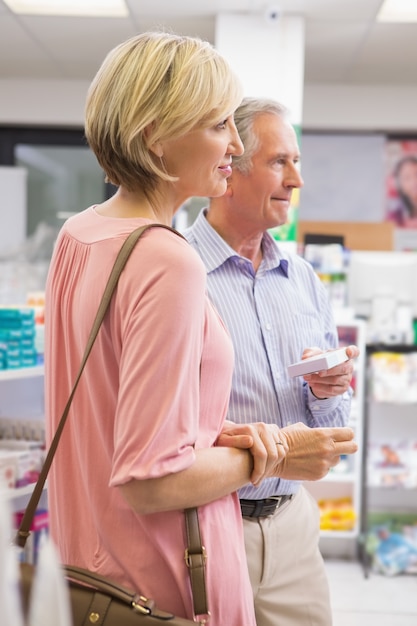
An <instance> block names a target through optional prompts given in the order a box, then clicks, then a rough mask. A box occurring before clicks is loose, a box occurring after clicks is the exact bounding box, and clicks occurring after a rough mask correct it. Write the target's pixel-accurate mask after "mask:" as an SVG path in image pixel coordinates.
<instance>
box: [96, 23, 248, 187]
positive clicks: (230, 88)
mask: <svg viewBox="0 0 417 626" xmlns="http://www.w3.org/2000/svg"><path fill="white" fill-rule="evenodd" d="M241 98H242V91H241V85H240V82H239V81H238V79H237V77H236V76H235V75H234V74H233V72H232V71H231V69H230V67H229V65H228V63H227V61H226V60H225V59H224V58H223V57H222V56H221V55H220V54H219V53H218V52H216V50H215V49H214V48H213V47H212V46H211V45H210V44H209V43H208V42H205V41H202V40H200V39H197V38H192V37H183V36H179V35H174V34H169V33H162V32H161V33H158V32H149V33H143V34H141V35H137V36H135V37H132V38H131V39H128V40H127V41H125V42H124V43H122V44H120V45H119V46H117V47H116V48H114V49H113V50H112V51H111V52H110V53H109V54H108V55H107V57H106V58H105V60H104V62H103V64H102V66H101V67H100V69H99V71H98V72H97V74H96V76H95V78H94V79H93V81H92V83H91V85H90V88H89V91H88V95H87V102H86V108H85V135H86V138H87V141H88V144H89V146H90V147H91V149H92V150H93V152H94V153H95V155H96V158H97V160H98V162H99V164H100V165H101V167H102V168H103V170H104V172H105V174H106V178H107V179H108V180H109V181H110V182H111V183H113V184H115V185H123V186H125V187H126V188H127V189H129V190H134V189H137V188H142V189H143V190H144V191H145V192H149V191H151V190H152V189H154V188H155V186H156V184H157V182H158V180H160V179H163V180H168V181H173V180H176V179H175V178H174V177H172V176H170V175H169V173H168V172H166V170H165V168H164V163H163V162H162V161H161V160H159V159H158V158H157V157H155V155H154V153H153V152H152V151H151V150H150V149H149V146H151V145H153V144H155V143H157V142H158V141H161V140H167V139H175V138H178V137H180V136H182V135H184V134H186V133H187V132H189V131H190V130H192V129H194V128H196V127H209V126H211V125H212V124H216V123H218V122H219V121H221V119H222V118H223V117H226V116H228V115H230V114H232V113H233V111H234V110H235V108H236V107H237V106H238V104H239V102H240V101H241Z"/></svg>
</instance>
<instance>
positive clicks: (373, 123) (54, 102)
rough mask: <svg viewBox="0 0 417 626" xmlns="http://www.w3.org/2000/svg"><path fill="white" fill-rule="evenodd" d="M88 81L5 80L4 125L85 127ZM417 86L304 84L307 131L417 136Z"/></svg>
mask: <svg viewBox="0 0 417 626" xmlns="http://www.w3.org/2000/svg"><path fill="white" fill-rule="evenodd" d="M88 84H89V83H88V81H64V80H62V81H46V80H39V81H35V80H33V81H31V80H17V79H14V80H13V79H3V80H0V93H1V98H0V124H28V125H32V124H39V125H51V126H52V125H58V124H59V125H62V126H70V127H71V126H82V124H83V111H84V102H85V96H86V93H87V89H88ZM416 101H417V85H416V87H415V88H413V87H401V86H398V85H380V86H373V87H368V86H363V85H354V86H345V85H318V84H310V85H309V84H306V85H304V101H303V127H304V128H305V129H307V130H337V131H344V130H355V131H370V130H377V131H389V132H393V131H396V132H401V131H404V132H417V116H416V114H415V103H416Z"/></svg>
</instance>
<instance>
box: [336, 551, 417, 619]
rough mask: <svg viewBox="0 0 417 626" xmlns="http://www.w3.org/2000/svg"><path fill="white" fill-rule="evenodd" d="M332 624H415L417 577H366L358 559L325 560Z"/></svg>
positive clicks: (416, 616) (416, 615)
mask: <svg viewBox="0 0 417 626" xmlns="http://www.w3.org/2000/svg"><path fill="white" fill-rule="evenodd" d="M325 563H326V569H327V573H328V577H329V582H330V593H331V600H332V606H333V619H334V623H333V626H417V576H415V575H403V576H393V577H388V576H382V575H380V574H375V573H373V572H371V573H370V574H369V576H368V578H365V576H364V574H363V570H362V566H361V564H360V563H359V562H357V561H341V560H331V559H326V561H325Z"/></svg>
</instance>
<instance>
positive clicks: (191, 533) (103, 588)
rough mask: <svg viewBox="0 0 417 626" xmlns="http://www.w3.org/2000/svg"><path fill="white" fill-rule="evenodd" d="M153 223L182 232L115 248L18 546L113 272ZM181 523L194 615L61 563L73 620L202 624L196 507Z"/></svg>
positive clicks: (25, 599) (28, 576) (130, 240)
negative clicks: (150, 234) (148, 235)
mask: <svg viewBox="0 0 417 626" xmlns="http://www.w3.org/2000/svg"><path fill="white" fill-rule="evenodd" d="M154 227H159V228H166V229H168V230H171V231H172V232H174V233H175V234H176V235H178V236H179V237H182V235H181V234H180V233H178V232H177V231H176V230H174V229H173V228H170V227H169V226H165V225H163V224H147V225H145V226H141V227H139V228H137V229H136V230H134V231H132V232H131V233H130V235H129V236H128V237H127V238H126V240H125V242H124V243H123V245H122V247H121V248H120V251H119V253H118V255H117V258H116V261H115V263H114V266H113V268H112V271H111V273H110V276H109V279H108V281H107V284H106V287H105V290H104V293H103V296H102V299H101V302H100V305H99V307H98V310H97V313H96V317H95V319H94V322H93V326H92V329H91V332H90V335H89V338H88V341H87V346H86V349H85V352H84V355H83V358H82V361H81V365H80V369H79V371H78V374H77V376H76V378H75V382H74V385H73V388H72V390H71V393H70V395H69V398H68V401H67V404H66V405H65V408H64V411H63V413H62V416H61V419H60V421H59V424H58V427H57V430H56V432H55V435H54V437H53V439H52V441H51V445H50V447H49V450H48V453H47V455H46V458H45V462H44V464H43V467H42V470H41V473H40V475H39V478H38V481H37V482H36V484H35V487H34V490H33V493H32V495H31V497H30V500H29V503H28V505H27V507H26V510H25V513H24V515H23V518H22V521H21V523H20V526H19V529H18V530H17V533H16V537H15V543H16V545H18V546H19V547H21V548H24V546H25V544H26V541H27V539H28V537H29V535H30V527H31V524H32V520H33V517H34V515H35V512H36V508H37V506H38V504H39V500H40V497H41V495H42V491H43V489H44V486H45V482H46V478H47V475H48V472H49V469H50V467H51V464H52V460H53V457H54V455H55V452H56V449H57V447H58V443H59V440H60V437H61V435H62V431H63V429H64V426H65V422H66V420H67V417H68V413H69V409H70V406H71V402H72V400H73V397H74V394H75V391H76V388H77V386H78V383H79V380H80V377H81V374H82V372H83V370H84V367H85V364H86V362H87V359H88V356H89V354H90V352H91V349H92V347H93V344H94V341H95V339H96V337H97V334H98V331H99V329H100V326H101V324H102V322H103V319H104V316H105V314H106V311H107V309H108V307H109V305H110V301H111V298H112V295H113V292H114V290H115V287H116V285H117V281H118V279H119V276H120V274H121V272H122V270H123V267H124V266H125V264H126V262H127V260H128V258H129V256H130V254H131V252H132V251H133V248H134V247H135V245H136V243H137V241H138V240H139V238H140V237H141V235H142V234H143V233H144V232H145V231H146V230H148V229H150V228H154ZM185 527H186V536H187V548H186V550H185V555H184V558H185V561H186V564H187V566H188V568H189V572H190V581H191V589H192V595H193V605H194V615H195V616H196V617H195V619H194V620H189V619H185V618H181V617H177V616H175V615H173V614H172V613H168V612H165V611H161V610H160V609H158V608H157V607H156V606H155V604H154V602H153V600H151V599H148V598H145V597H143V596H141V595H140V593H137V592H135V591H132V590H130V589H126V588H124V587H122V586H121V585H119V584H117V583H115V582H113V581H111V580H109V579H108V578H105V577H103V576H100V575H99V574H97V573H95V572H90V571H89V570H86V569H83V568H79V567H73V566H69V565H63V566H62V568H63V574H64V577H65V579H66V580H67V582H68V588H69V596H70V606H71V611H72V620H73V626H87V625H88V624H96V625H98V626H142V624H143V625H144V626H145V625H148V624H149V626H152V624H158V622H166V623H167V624H169V626H187V625H188V624H193V623H195V622H198V623H200V624H207V623H208V620H209V615H210V614H209V611H208V608H207V596H206V587H205V562H206V558H207V556H206V551H205V549H204V546H202V545H201V537H200V528H199V522H198V513H197V509H196V508H190V509H186V510H185ZM20 574H21V591H22V606H23V612H24V614H25V615H27V612H28V608H29V600H30V590H31V587H32V581H33V579H34V576H35V567H34V566H33V565H31V564H29V563H21V564H20Z"/></svg>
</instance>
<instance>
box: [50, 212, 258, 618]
mask: <svg viewBox="0 0 417 626" xmlns="http://www.w3.org/2000/svg"><path fill="white" fill-rule="evenodd" d="M148 222H149V220H144V219H139V218H136V219H120V218H109V217H103V216H100V215H99V214H97V212H96V211H95V210H94V208H89V209H87V210H85V211H83V212H82V213H79V214H77V215H76V216H74V217H73V218H71V219H69V220H68V221H67V222H66V224H65V225H64V227H63V229H62V231H61V233H60V235H59V237H58V241H57V244H56V247H55V250H54V254H53V258H52V261H51V266H50V271H49V276H48V281H47V291H46V320H45V329H46V352H45V393H46V395H45V404H46V414H47V430H48V438H49V439H50V438H51V435H52V434H53V433H54V431H55V429H56V426H57V422H58V419H59V417H60V416H61V414H62V411H63V408H64V406H65V403H66V400H67V398H68V396H69V393H70V389H71V387H72V383H73V381H74V379H75V376H76V373H77V371H78V368H79V364H80V361H81V357H82V354H83V351H84V347H85V344H86V342H87V337H88V334H89V331H90V328H91V325H92V322H93V318H94V316H95V313H96V310H97V307H98V304H99V301H100V298H101V295H102V292H103V290H104V286H105V283H106V280H107V277H108V275H109V273H110V270H111V267H112V265H113V263H114V260H115V258H116V255H117V252H118V250H119V248H120V246H121V245H122V243H123V241H124V239H125V238H126V236H127V235H128V234H129V232H131V231H132V230H133V229H135V228H137V227H138V226H140V225H142V224H144V223H148ZM200 366H201V368H200ZM232 369H233V350H232V346H231V342H230V339H229V338H228V335H227V333H226V331H225V328H224V326H223V324H222V322H221V320H220V318H219V316H218V315H217V313H216V312H215V310H214V309H213V307H212V306H211V305H210V303H209V301H208V299H207V297H206V293H205V269H204V266H203V264H202V262H201V261H200V259H199V257H198V255H197V254H196V253H195V252H194V250H193V249H192V248H191V246H189V244H188V243H187V242H186V241H184V240H182V239H181V238H179V237H177V236H176V235H175V234H174V233H171V232H169V231H167V230H165V229H161V228H155V229H151V230H150V231H148V232H146V233H145V235H144V236H143V237H142V238H141V239H140V241H139V242H138V244H137V245H136V247H135V249H134V251H133V253H132V255H131V257H130V259H129V261H128V263H127V265H126V267H125V269H124V271H123V273H122V276H121V277H120V280H119V284H118V286H117V291H116V294H115V296H114V298H113V300H112V303H111V306H110V312H109V314H108V315H107V316H106V319H105V321H104V324H103V327H102V328H101V330H100V333H99V336H98V338H97V340H96V344H95V345H94V347H93V350H92V352H91V354H90V357H89V360H88V363H87V366H86V369H85V371H84V373H83V375H82V377H81V381H80V384H79V387H78V389H77V392H76V394H75V398H74V401H73V405H72V409H71V412H70V414H69V417H68V422H67V424H66V427H65V431H64V434H63V437H62V440H61V442H60V445H59V448H58V452H57V455H56V458H55V459H54V463H53V467H52V470H51V475H50V478H49V481H48V500H49V508H50V525H51V534H52V537H53V539H54V541H55V543H56V544H57V546H58V548H59V551H60V554H61V559H62V561H63V562H64V563H70V564H76V565H79V566H81V567H85V568H87V569H90V570H94V571H98V572H100V573H101V574H102V575H104V576H108V577H110V578H113V579H115V580H116V581H118V582H120V583H122V584H124V585H125V586H128V587H130V588H133V589H136V590H137V591H139V592H140V593H141V594H142V595H145V596H148V597H151V598H153V599H154V600H155V602H156V604H157V605H158V606H159V607H160V608H161V609H165V610H168V611H171V612H173V613H176V614H177V615H181V616H184V617H188V618H190V619H191V618H192V616H193V611H192V596H191V589H190V583H189V573H188V570H187V567H186V565H185V561H184V549H185V543H186V539H185V526H184V512H183V511H181V510H180V511H170V512H164V513H155V514H150V515H138V514H136V513H134V512H133V511H132V510H131V508H130V507H129V506H128V505H127V503H126V502H125V500H124V498H123V497H122V496H121V494H120V492H119V490H118V488H117V486H118V485H121V484H123V483H126V482H128V481H129V480H131V479H137V480H141V479H148V478H152V477H159V476H164V475H167V474H170V473H174V472H179V471H181V470H183V469H185V468H187V467H189V466H190V465H192V463H193V462H194V459H195V454H194V450H195V449H198V448H207V447H210V446H213V445H214V442H215V440H216V438H217V436H218V434H219V432H220V430H221V428H222V424H223V421H224V419H225V415H226V410H227V405H228V401H229V393H230V385H231V376H232ZM199 519H200V526H201V533H202V538H203V542H204V545H205V547H206V549H207V553H208V560H207V589H208V597H209V603H210V610H211V614H212V617H211V621H210V624H211V625H212V626H226V625H227V626H254V625H255V618H254V613H253V600H252V590H251V587H250V583H249V576H248V572H247V565H246V557H245V549H244V543H243V530H242V520H241V514H240V509H239V503H238V500H237V496H236V494H233V495H230V496H227V497H224V498H222V499H220V500H217V501H215V502H213V503H211V504H209V505H206V506H203V507H200V508H199Z"/></svg>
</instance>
